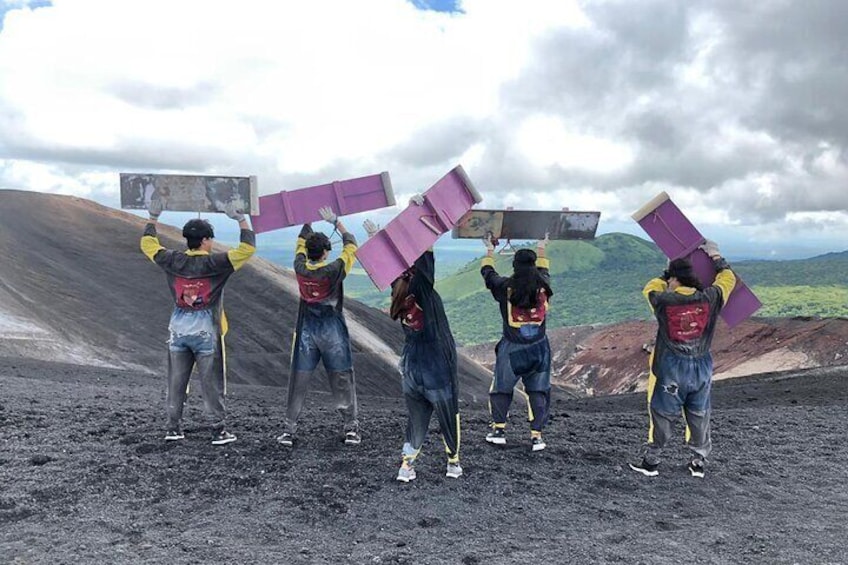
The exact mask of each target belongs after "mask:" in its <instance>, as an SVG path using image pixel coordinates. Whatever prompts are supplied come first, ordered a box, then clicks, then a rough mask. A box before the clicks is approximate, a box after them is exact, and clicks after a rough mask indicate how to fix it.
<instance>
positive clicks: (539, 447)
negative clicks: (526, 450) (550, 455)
mask: <svg viewBox="0 0 848 565" xmlns="http://www.w3.org/2000/svg"><path fill="white" fill-rule="evenodd" d="M546 447H548V446H547V445H545V444H544V443H543V444H542V445H534V446H533V451H542V450H543V449H545V448H546Z"/></svg>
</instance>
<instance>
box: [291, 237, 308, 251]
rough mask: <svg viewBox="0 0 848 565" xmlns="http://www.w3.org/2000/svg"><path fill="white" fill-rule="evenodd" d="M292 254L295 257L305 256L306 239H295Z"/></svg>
mask: <svg viewBox="0 0 848 565" xmlns="http://www.w3.org/2000/svg"><path fill="white" fill-rule="evenodd" d="M294 254H295V255H300V254H303V255H306V239H304V238H302V237H299V238H297V243H296V244H295V246H294Z"/></svg>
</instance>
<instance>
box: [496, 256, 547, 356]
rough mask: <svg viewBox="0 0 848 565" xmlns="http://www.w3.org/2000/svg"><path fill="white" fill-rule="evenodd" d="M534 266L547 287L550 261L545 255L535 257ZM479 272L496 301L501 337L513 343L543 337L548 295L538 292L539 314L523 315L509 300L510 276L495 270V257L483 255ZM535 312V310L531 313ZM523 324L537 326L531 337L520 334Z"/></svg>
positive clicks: (532, 340) (531, 340)
mask: <svg viewBox="0 0 848 565" xmlns="http://www.w3.org/2000/svg"><path fill="white" fill-rule="evenodd" d="M536 268H537V269H538V270H539V275H541V277H542V279H543V280H544V281H545V282H546V283H547V285H548V287H550V284H551V274H550V271H549V269H550V261H548V259H547V258H546V257H538V258H536ZM480 274H481V275H483V280H484V281H485V283H486V288H488V289H489V290H490V291H491V293H492V297H493V298H494V299H495V300H496V301H497V302H498V305H499V306H500V311H501V321H502V322H503V337H504V339H507V340H509V341H511V342H513V343H535V342H537V341H539V340H540V339H542V338H544V337H545V335H546V334H545V329H546V327H547V326H546V324H547V317H546V312H547V309H548V301H547V299H548V298H549V297H547V296H543V295H542V294H543V293H540V306H539V309H540V313H541V316H539V317H536V316H535V315H533V317H532V318H531V317H530V316H526V317H525V316H524V315H523V314H519V312H517V311H515V310H514V309H513V306H512V303H511V302H510V301H509V294H510V288H509V283H510V281H511V278H510V277H502V276H500V275H499V274H498V272H497V271H495V259H494V258H493V257H488V256H487V257H483V261H482V263H481V267H480ZM533 314H535V312H534V313H533ZM525 325H533V326H536V327H537V331H534V332H533V335H532V337H525V336H524V335H522V333H523V332H522V331H521V328H522V326H525Z"/></svg>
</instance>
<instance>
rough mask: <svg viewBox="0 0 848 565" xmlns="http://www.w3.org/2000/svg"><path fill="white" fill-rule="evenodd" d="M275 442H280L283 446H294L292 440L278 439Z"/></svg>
mask: <svg viewBox="0 0 848 565" xmlns="http://www.w3.org/2000/svg"><path fill="white" fill-rule="evenodd" d="M277 443H279V444H280V445H282V446H283V447H292V446H294V442H292V441H280V440H277Z"/></svg>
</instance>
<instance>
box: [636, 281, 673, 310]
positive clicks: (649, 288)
mask: <svg viewBox="0 0 848 565" xmlns="http://www.w3.org/2000/svg"><path fill="white" fill-rule="evenodd" d="M667 289H668V283H667V282H666V281H664V280H662V279H661V278H659V277H658V278H655V279H651V280H649V281H648V284H646V285H645V288H643V289H642V295H643V296H644V297H645V300H647V301H648V304H649V305H651V299H650V298H649V296H650V294H651V293H652V292H665V291H666V290H667ZM653 309H654V307H653V305H651V310H653Z"/></svg>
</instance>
